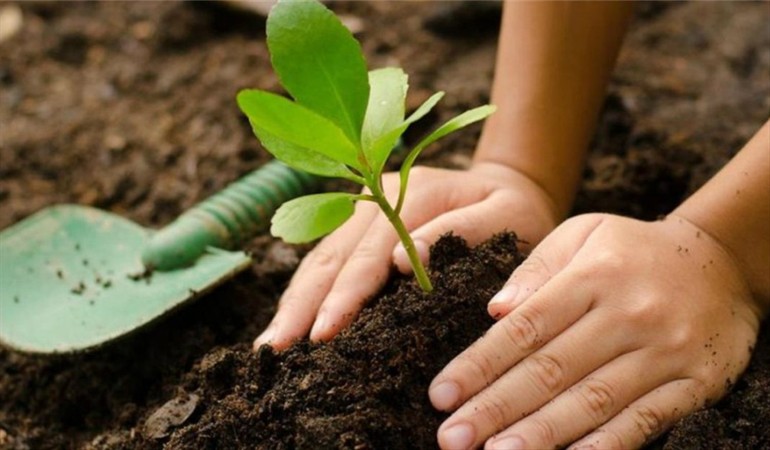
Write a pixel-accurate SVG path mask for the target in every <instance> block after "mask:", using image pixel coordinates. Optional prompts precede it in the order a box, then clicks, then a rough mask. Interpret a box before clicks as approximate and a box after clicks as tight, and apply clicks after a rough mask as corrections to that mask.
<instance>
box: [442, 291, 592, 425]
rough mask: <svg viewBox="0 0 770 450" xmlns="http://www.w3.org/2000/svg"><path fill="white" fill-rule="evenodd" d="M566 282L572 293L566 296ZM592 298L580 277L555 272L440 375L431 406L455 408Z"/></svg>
mask: <svg viewBox="0 0 770 450" xmlns="http://www.w3.org/2000/svg"><path fill="white" fill-rule="evenodd" d="M567 287H569V289H570V293H571V298H570V299H569V300H568V301H565V297H564V295H563V292H564V290H565V288H567ZM590 304H591V296H590V295H589V291H588V289H587V287H586V286H585V285H584V284H581V282H580V281H579V280H575V279H573V278H570V277H569V276H564V277H556V278H554V279H553V281H552V283H550V284H549V285H548V286H546V287H545V288H544V289H543V290H542V291H541V292H540V294H539V295H538V296H537V298H533V299H532V301H531V302H528V303H526V304H525V305H523V306H522V307H521V308H520V309H518V310H516V311H514V312H513V313H511V314H509V315H508V316H506V317H505V318H504V319H502V320H500V321H499V322H497V323H496V324H495V325H493V326H492V328H490V330H489V331H488V332H487V333H486V334H485V335H484V336H483V337H482V338H481V339H479V340H477V341H476V342H474V343H473V344H472V345H471V346H470V347H469V348H468V349H467V350H465V351H464V352H463V353H461V354H460V355H459V356H458V357H456V358H455V359H454V360H452V361H451V362H450V363H449V364H448V365H447V366H446V367H445V368H444V370H442V371H441V373H439V374H438V375H437V376H436V378H435V379H434V380H433V382H432V383H431V386H430V389H429V395H430V399H431V402H432V403H433V406H435V407H436V408H437V409H439V410H451V409H453V408H456V407H457V406H458V405H460V404H461V403H463V402H465V401H466V400H467V399H469V398H470V397H472V396H473V395H475V394H476V393H478V392H479V391H481V390H482V389H484V388H485V387H486V386H488V385H489V384H490V383H492V382H493V381H494V380H496V379H497V378H498V377H499V376H500V375H502V374H503V373H505V372H507V371H508V369H510V368H511V367H512V366H513V365H515V364H516V363H518V362H519V361H521V360H522V359H524V358H525V357H526V356H528V355H530V354H531V353H533V352H534V351H535V350H537V349H538V348H540V347H542V346H543V345H544V344H546V343H548V342H549V341H550V340H551V339H553V338H554V337H555V336H557V335H559V334H560V333H561V332H562V331H564V330H565V329H567V327H569V326H570V325H571V324H573V323H575V322H576V321H577V320H578V319H579V318H580V317H582V316H583V315H585V314H586V312H587V311H588V309H589V307H590ZM556 312H558V313H556ZM565 362H566V361H565Z"/></svg>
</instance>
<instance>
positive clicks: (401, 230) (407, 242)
mask: <svg viewBox="0 0 770 450" xmlns="http://www.w3.org/2000/svg"><path fill="white" fill-rule="evenodd" d="M373 194H374V195H373V196H374V198H375V199H376V200H377V204H378V205H380V209H382V212H383V213H384V214H385V217H387V218H388V220H389V221H390V223H392V224H393V228H395V229H396V233H397V234H398V237H399V239H401V243H402V244H403V245H404V250H406V254H407V255H408V256H409V262H410V263H411V264H412V269H413V270H414V277H415V278H417V283H418V284H419V285H420V287H421V288H422V290H423V291H425V292H431V291H432V290H433V285H432V284H431V283H430V278H428V274H427V273H426V272H425V267H424V266H423V265H422V261H420V257H419V255H417V250H416V249H415V248H414V241H413V240H412V237H411V236H410V235H409V232H408V231H407V230H406V226H405V225H404V222H403V221H402V220H401V217H400V216H399V215H398V214H397V213H396V212H395V211H394V210H393V208H392V207H391V206H390V204H389V203H388V201H387V200H386V199H385V195H383V194H382V191H380V190H379V189H376V190H373Z"/></svg>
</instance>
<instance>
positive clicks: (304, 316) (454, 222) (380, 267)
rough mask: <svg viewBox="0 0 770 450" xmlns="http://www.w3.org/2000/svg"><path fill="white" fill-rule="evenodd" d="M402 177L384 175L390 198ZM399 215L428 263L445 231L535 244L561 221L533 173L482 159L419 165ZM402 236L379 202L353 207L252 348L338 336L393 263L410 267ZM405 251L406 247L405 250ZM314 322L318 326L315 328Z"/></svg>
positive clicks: (310, 258) (305, 264)
mask: <svg viewBox="0 0 770 450" xmlns="http://www.w3.org/2000/svg"><path fill="white" fill-rule="evenodd" d="M398 183H399V179H398V174H396V173H391V174H386V175H385V176H384V179H383V187H384V189H385V193H386V194H387V195H388V197H389V199H390V201H391V203H394V198H395V197H397V195H398ZM407 192H408V195H407V196H406V201H405V203H404V207H403V211H402V218H403V220H404V223H405V224H406V226H407V228H408V229H409V230H410V231H411V232H412V236H413V238H414V240H415V245H416V247H417V249H418V251H419V252H420V256H421V258H422V259H423V261H426V260H427V257H428V248H429V246H430V245H431V244H432V243H433V242H435V241H436V240H437V239H438V238H439V236H441V235H442V234H443V233H446V232H449V231H453V232H454V233H455V234H458V235H461V236H463V237H464V238H465V239H466V240H468V242H469V243H470V244H471V245H473V244H476V243H480V242H482V241H484V240H485V239H487V238H489V237H490V236H491V235H492V234H493V233H496V232H499V231H502V230H503V229H511V230H516V232H517V233H519V235H520V236H521V238H523V239H526V240H527V241H529V242H533V243H537V242H538V241H540V240H541V239H542V238H543V237H545V235H546V234H548V233H549V232H550V231H551V230H552V229H553V228H554V227H555V226H556V223H557V222H558V221H557V219H556V214H557V213H556V212H555V208H554V206H553V205H552V202H551V200H550V198H549V197H548V195H547V194H546V193H545V192H544V191H543V190H542V189H541V188H540V187H539V186H538V185H537V184H536V183H534V182H533V181H531V180H530V179H529V178H528V177H526V176H524V175H522V174H520V173H519V172H517V171H514V170H512V169H510V168H508V167H506V166H503V165H500V164H494V163H477V164H476V165H475V166H474V167H473V168H472V169H470V170H467V171H454V170H444V169H431V168H426V167H417V168H415V169H414V170H413V171H412V174H411V176H410V178H409V189H408V191H407ZM397 243H398V237H397V236H396V233H395V232H394V231H393V227H392V226H391V224H390V223H388V221H387V219H386V218H385V217H384V216H383V215H382V214H381V213H379V210H378V209H377V206H376V205H374V204H370V203H369V202H360V203H358V204H357V205H356V213H355V215H354V216H353V217H352V218H351V219H350V220H348V221H347V222H346V223H345V224H344V225H343V226H342V227H340V228H339V229H338V230H337V231H335V232H334V233H332V234H330V235H329V236H328V237H326V238H325V239H324V240H323V241H321V243H320V244H318V246H317V247H316V248H315V249H313V250H312V251H311V252H310V253H309V254H308V255H307V257H305V259H304V260H303V261H302V263H301V264H300V267H299V269H297V272H296V273H295V274H294V278H293V279H292V281H291V284H290V285H289V287H288V288H287V290H286V292H284V294H283V296H282V298H281V301H280V303H279V305H278V311H277V313H276V315H275V318H274V319H273V321H272V323H271V324H270V326H268V328H267V329H266V330H265V332H263V333H262V335H260V337H258V338H257V340H256V341H255V342H254V346H255V347H258V346H259V345H261V344H265V343H271V344H272V345H273V346H274V347H275V348H278V349H282V348H285V347H287V346H288V345H289V344H290V343H291V342H292V341H294V340H296V339H299V338H300V337H302V336H305V335H307V334H308V332H309V331H310V330H311V327H312V332H311V333H310V337H311V338H312V339H316V340H326V339H330V338H331V337H333V336H334V335H335V334H336V333H338V332H339V331H340V330H341V329H342V328H343V327H345V326H346V325H348V324H349V323H350V322H351V321H352V320H353V318H354V317H355V316H356V315H357V314H358V311H359V310H360V309H361V307H362V305H363V303H364V302H365V300H366V299H367V298H368V297H370V296H372V295H374V294H375V293H376V292H377V291H378V290H379V289H380V288H381V287H382V285H383V284H384V283H385V281H386V279H387V277H388V273H389V271H390V269H391V266H392V264H393V263H394V261H395V263H396V264H397V265H398V267H399V268H400V269H401V270H403V271H407V270H409V263H408V260H407V259H406V256H405V255H404V254H400V252H398V251H396V252H395V253H396V254H395V257H394V248H395V247H396V244H397ZM402 251H403V250H402ZM314 323H315V325H314Z"/></svg>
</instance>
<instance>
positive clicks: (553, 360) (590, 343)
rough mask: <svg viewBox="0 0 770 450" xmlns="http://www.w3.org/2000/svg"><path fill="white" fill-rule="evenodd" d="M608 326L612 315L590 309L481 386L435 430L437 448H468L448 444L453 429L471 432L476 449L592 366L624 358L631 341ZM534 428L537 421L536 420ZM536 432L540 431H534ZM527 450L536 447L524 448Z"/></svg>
mask: <svg viewBox="0 0 770 450" xmlns="http://www.w3.org/2000/svg"><path fill="white" fill-rule="evenodd" d="M517 313H518V312H515V313H513V314H511V316H514V315H516V314H517ZM509 317H510V316H509ZM504 320H505V319H504ZM501 322H502V321H501ZM611 322H612V318H611V317H608V316H606V315H603V314H602V313H600V312H598V311H591V312H590V313H588V314H587V315H585V316H584V317H583V319H581V320H580V321H579V322H577V323H576V324H574V325H573V326H571V327H570V328H569V329H567V330H566V331H564V332H563V333H562V334H561V335H559V336H558V337H557V338H555V339H554V340H553V341H551V342H550V343H548V344H547V345H545V346H544V347H543V348H542V349H540V350H539V351H537V352H535V353H533V354H531V355H529V356H528V357H526V358H524V359H523V360H522V361H521V362H519V363H518V364H516V365H515V366H514V367H513V368H511V369H510V370H508V371H507V372H506V373H504V374H503V375H502V376H501V377H500V378H499V379H497V381H495V382H494V383H493V384H491V385H489V386H488V387H487V386H483V388H484V390H482V391H481V392H480V393H478V394H477V395H476V396H474V397H473V398H472V399H470V400H469V401H468V402H467V403H465V404H464V405H463V406H462V407H461V408H460V409H458V410H457V411H456V412H455V413H454V414H453V415H452V416H451V417H450V418H449V419H447V420H446V422H445V423H444V424H443V425H442V426H441V427H440V428H439V432H438V439H439V442H440V443H442V448H464V447H465V446H466V445H467V444H468V442H460V441H455V440H453V436H452V434H451V432H449V431H450V430H451V429H452V428H455V427H457V426H458V425H461V426H464V427H465V428H466V429H467V430H470V431H471V433H469V435H471V434H472V435H473V439H474V440H473V444H474V445H480V444H481V443H483V442H484V440H485V439H487V438H488V437H489V436H491V435H492V434H494V433H496V432H498V431H500V430H501V429H503V428H505V427H506V426H508V425H510V424H512V423H514V422H516V421H518V420H520V419H522V418H523V417H525V416H527V415H528V414H531V413H532V412H533V411H535V410H537V409H538V408H540V407H541V406H542V405H543V404H545V403H546V402H547V401H549V400H550V399H552V398H554V397H556V396H558V395H559V394H560V393H562V392H564V391H565V389H567V388H569V387H570V386H573V385H574V384H575V383H576V382H578V381H579V380H581V379H583V378H584V377H585V376H586V375H588V374H590V373H592V372H593V371H594V370H595V369H596V368H597V367H602V366H603V365H605V364H607V363H609V362H610V361H613V360H614V359H616V358H617V357H618V356H619V355H621V354H623V353H624V352H625V351H626V349H628V348H630V345H631V341H630V339H629V338H628V336H626V334H627V333H625V332H624V331H623V330H621V329H619V328H618V327H608V326H609V325H611ZM608 329H609V330H611V331H610V332H606V331H605V332H604V333H603V334H604V335H603V336H602V339H601V340H600V341H598V342H597V339H596V336H597V335H599V334H600V332H601V331H602V330H608ZM585 348H591V349H592V351H591V352H590V353H585V352H584V349H585ZM511 393H516V397H515V399H516V401H515V402H511V401H510V400H511V398H510V395H511ZM562 395H564V394H562ZM575 411H578V409H572V412H573V413H574V412H575ZM538 424H540V422H536V425H538ZM548 424H549V425H550V422H549V423H548ZM535 431H536V432H541V431H542V430H541V429H539V428H537V429H536V430H535ZM548 431H550V430H548ZM525 436H526V435H525ZM578 437H579V436H578ZM554 445H555V444H551V445H550V446H549V447H553V446H554ZM527 448H541V447H539V446H531V445H527Z"/></svg>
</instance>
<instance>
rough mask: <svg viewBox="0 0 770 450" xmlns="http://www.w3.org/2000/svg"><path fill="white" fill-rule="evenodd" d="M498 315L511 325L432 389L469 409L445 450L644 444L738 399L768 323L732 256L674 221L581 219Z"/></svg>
mask: <svg viewBox="0 0 770 450" xmlns="http://www.w3.org/2000/svg"><path fill="white" fill-rule="evenodd" d="M497 300H499V302H497ZM489 311H490V314H492V315H493V316H495V317H502V318H501V319H500V321H499V322H498V323H497V324H495V325H494V326H493V327H492V328H491V329H490V331H489V332H488V333H487V334H486V335H485V336H484V337H482V338H481V339H479V340H478V341H477V342H476V343H474V344H473V345H472V346H471V347H470V348H469V349H467V350H466V351H465V352H463V353H462V354H461V355H460V356H458V357H457V358H455V359H454V360H453V361H452V362H450V363H449V364H448V365H447V367H446V368H445V369H444V370H443V371H442V372H441V373H440V374H439V375H438V376H437V377H436V378H435V379H434V380H433V383H432V384H431V388H430V398H431V401H432V402H433V404H434V406H436V407H437V408H439V409H441V410H454V409H457V410H456V411H455V412H454V414H453V415H452V416H451V417H450V418H449V419H447V420H446V421H445V422H444V424H442V426H441V427H440V429H439V432H438V440H439V443H440V445H441V447H442V448H444V449H452V450H458V449H465V448H473V447H476V446H479V445H481V444H484V443H485V442H486V447H487V448H493V449H496V448H500V449H506V450H513V449H518V448H554V447H562V446H566V445H568V444H570V443H573V442H575V441H578V442H577V443H576V444H575V447H581V446H586V447H589V448H635V447H640V446H642V445H643V444H644V443H646V442H648V441H649V440H650V439H651V438H653V437H655V436H656V435H658V434H659V433H661V432H662V431H664V430H665V429H666V428H668V427H670V426H671V425H672V424H673V423H674V422H675V421H676V420H677V419H679V418H681V417H682V416H684V415H686V414H688V413H690V412H692V411H694V410H696V409H698V408H700V407H702V406H703V405H704V404H705V403H707V402H710V401H714V400H716V399H718V398H719V397H721V396H722V395H724V394H725V392H726V390H727V389H728V388H729V387H730V385H731V384H732V383H733V382H734V381H735V380H736V378H737V377H738V376H739V375H740V374H741V372H742V371H743V370H744V368H745V367H746V365H747V364H748V362H749V357H750V353H751V348H752V346H753V345H754V342H755V339H756V336H757V332H758V328H759V321H760V319H759V316H760V312H759V307H758V305H757V304H756V303H755V302H754V300H753V299H752V297H751V295H750V294H749V290H748V286H747V284H746V281H745V280H744V275H742V273H741V272H740V271H739V270H738V268H737V266H736V263H735V261H734V260H733V258H732V257H731V256H730V255H728V254H727V253H726V252H725V251H724V249H723V248H722V246H721V245H720V244H719V243H717V242H716V241H715V240H714V239H712V238H711V237H710V236H708V235H707V234H706V233H705V232H703V231H701V230H700V229H698V228H697V227H695V226H694V225H692V224H691V223H689V222H687V221H685V220H684V219H680V218H679V217H677V216H673V215H672V216H669V217H668V218H667V219H666V220H665V221H662V222H653V223H645V222H640V221H636V220H631V219H626V218H621V217H617V216H610V215H598V214H592V215H585V216H579V217H576V218H573V219H571V220H568V221H567V222H565V223H564V224H563V225H561V226H560V227H559V228H557V229H556V230H555V231H554V232H553V233H552V234H551V235H549V236H548V237H547V238H546V239H545V240H544V241H543V242H542V243H541V244H540V245H539V246H538V247H537V248H536V249H535V250H534V252H533V253H532V255H531V256H530V257H529V258H528V259H527V260H526V261H525V262H524V264H522V266H520V267H519V268H518V269H517V270H516V271H515V272H514V274H513V275H512V276H511V278H510V280H509V282H508V283H507V284H506V287H505V288H503V290H501V292H500V294H499V295H498V296H497V297H496V298H495V299H493V301H492V302H490V304H489ZM581 438H582V439H581Z"/></svg>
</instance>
